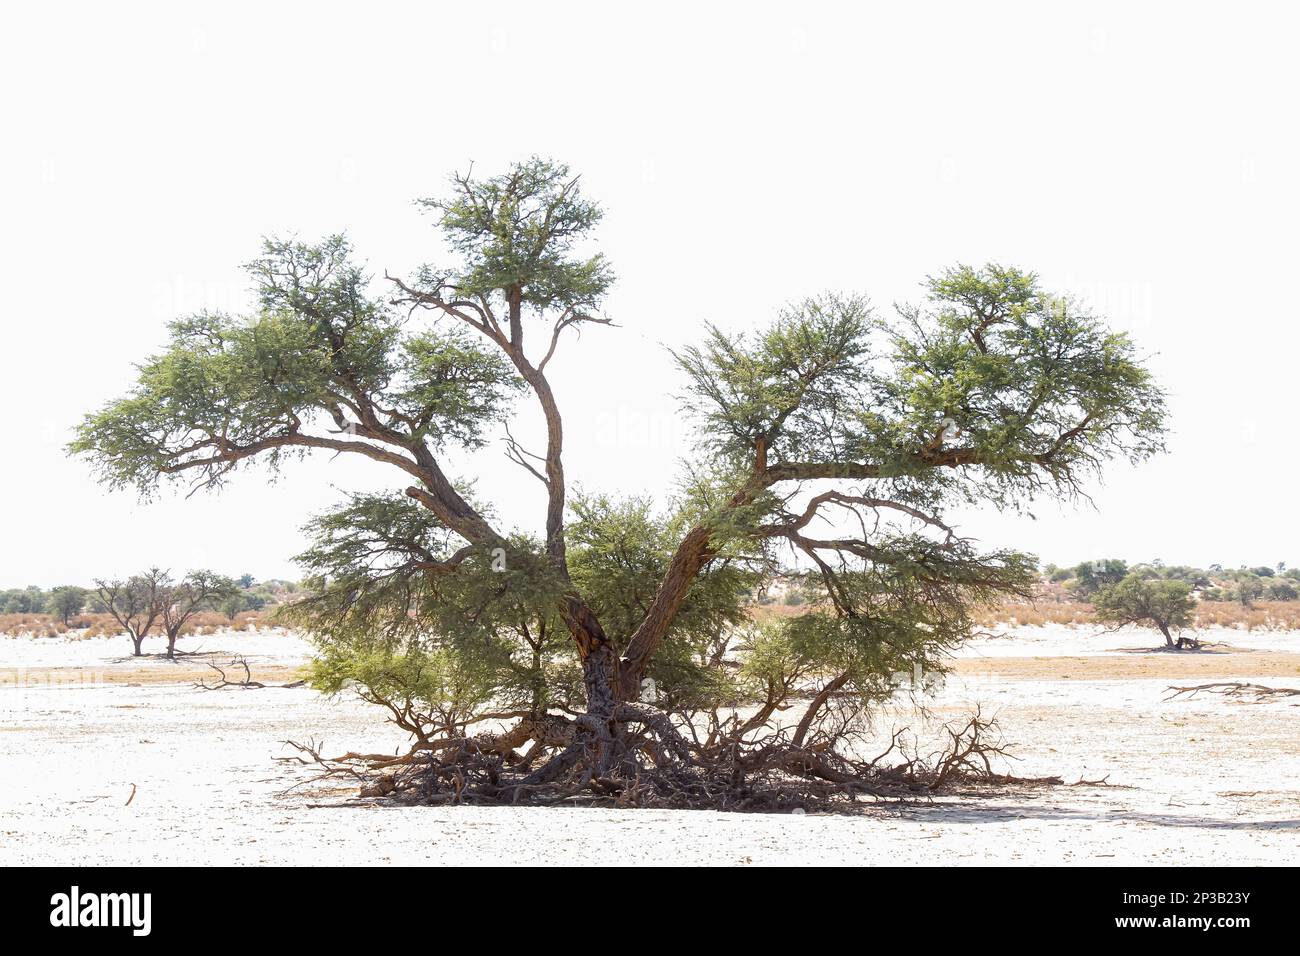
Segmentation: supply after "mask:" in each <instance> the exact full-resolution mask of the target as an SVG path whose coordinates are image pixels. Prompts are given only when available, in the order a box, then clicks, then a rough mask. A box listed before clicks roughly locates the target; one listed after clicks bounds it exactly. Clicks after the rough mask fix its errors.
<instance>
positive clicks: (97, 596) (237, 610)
mask: <svg viewBox="0 0 1300 956" xmlns="http://www.w3.org/2000/svg"><path fill="white" fill-rule="evenodd" d="M132 580H135V579H132ZM223 580H227V581H229V582H230V586H229V587H226V588H223V589H221V590H220V591H219V592H217V593H215V594H213V595H212V596H211V598H210V599H208V600H204V601H202V602H201V603H200V604H199V607H198V608H197V609H196V610H197V611H198V612H200V613H199V614H198V615H197V616H194V617H192V619H187V621H186V622H185V624H186V627H185V632H186V633H192V632H194V631H203V630H215V629H217V628H219V627H222V626H229V625H234V626H238V627H246V626H248V625H250V624H255V623H256V622H257V620H258V619H259V618H260V617H262V616H263V614H264V613H265V612H269V611H271V610H273V609H274V608H275V607H276V606H278V605H280V604H283V603H285V602H286V601H289V600H292V599H293V596H294V595H295V594H297V593H298V588H299V585H298V584H297V582H294V581H284V580H269V581H257V580H255V579H254V578H253V576H252V575H251V574H243V575H240V576H238V577H232V578H228V579H223ZM104 583H105V582H94V583H92V584H89V585H79V584H65V585H60V586H57V587H52V588H41V587H36V586H29V587H25V588H8V589H4V590H0V633H6V634H19V633H30V634H35V635H37V636H42V635H44V636H48V635H51V634H61V633H63V632H65V631H68V630H76V631H82V632H84V633H85V635H86V636H96V635H99V634H112V633H118V632H120V631H121V630H122V627H121V626H120V625H119V622H118V621H117V620H116V619H115V618H114V616H113V614H112V613H111V610H112V609H111V608H110V607H109V606H108V602H107V600H106V593H105V591H104V588H103V587H101V585H102V584H104Z"/></svg>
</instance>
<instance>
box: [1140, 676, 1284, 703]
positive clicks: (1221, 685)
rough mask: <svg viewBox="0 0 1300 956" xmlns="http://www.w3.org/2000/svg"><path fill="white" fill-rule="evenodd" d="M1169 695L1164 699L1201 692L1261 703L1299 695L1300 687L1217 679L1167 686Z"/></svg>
mask: <svg viewBox="0 0 1300 956" xmlns="http://www.w3.org/2000/svg"><path fill="white" fill-rule="evenodd" d="M1166 690H1168V691H1169V692H1170V693H1169V696H1168V697H1166V698H1165V700H1175V699H1177V698H1180V697H1181V698H1186V699H1191V698H1193V697H1195V696H1196V695H1197V694H1199V693H1201V692H1205V693H1210V694H1222V695H1223V696H1224V697H1231V698H1233V699H1234V700H1241V701H1250V702H1252V703H1256V704H1259V703H1263V702H1264V701H1268V700H1276V699H1278V698H1283V697H1300V689H1297V688H1293V687H1266V686H1265V685H1263V684H1248V683H1245V682H1243V681H1217V682H1215V683H1212V684H1193V685H1189V686H1187V687H1178V686H1170V687H1167V688H1166Z"/></svg>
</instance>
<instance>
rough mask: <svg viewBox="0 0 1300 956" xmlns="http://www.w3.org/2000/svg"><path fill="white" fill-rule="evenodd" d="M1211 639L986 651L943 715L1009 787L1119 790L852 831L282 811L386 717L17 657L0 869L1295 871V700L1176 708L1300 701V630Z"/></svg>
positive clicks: (1019, 797) (864, 818) (1, 778)
mask: <svg viewBox="0 0 1300 956" xmlns="http://www.w3.org/2000/svg"><path fill="white" fill-rule="evenodd" d="M1214 639H1215V640H1216V641H1221V642H1223V643H1225V644H1227V645H1230V646H1228V647H1221V648H1217V649H1215V650H1214V651H1212V652H1210V653H1205V654H1167V653H1155V654H1153V653H1139V652H1138V651H1137V650H1135V649H1144V648H1147V647H1149V646H1150V640H1149V639H1148V638H1146V637H1145V636H1143V635H1139V634H1137V633H1135V632H1120V633H1116V634H1102V633H1099V632H1097V631H1095V630H1091V629H1077V630H1075V629H1070V628H1064V627H1062V628H1040V629H1025V630H1023V631H1015V632H1013V633H1009V634H1003V635H1000V636H997V637H995V638H992V639H989V640H984V641H980V642H977V643H975V644H973V645H971V646H970V647H968V648H967V649H966V650H965V651H964V652H963V654H962V656H961V658H960V659H959V660H958V661H957V662H956V663H957V667H956V673H955V674H954V675H953V676H952V677H951V678H950V679H949V680H948V681H947V683H946V684H945V685H944V686H943V687H942V689H941V690H939V691H938V692H937V694H936V695H935V696H933V697H932V698H930V699H929V700H928V701H927V703H928V705H929V706H930V707H931V708H932V709H933V711H934V713H935V715H936V717H937V719H939V720H943V719H950V718H952V717H955V716H957V715H959V714H961V713H964V712H966V711H967V710H968V709H969V708H970V707H971V705H972V704H974V703H979V704H980V705H981V706H982V707H983V708H984V710H985V712H986V713H988V712H990V711H996V712H997V714H998V716H999V721H1000V723H1001V725H1002V727H1003V729H1004V731H1005V733H1006V736H1007V738H1008V739H1009V740H1010V741H1012V742H1013V743H1014V744H1015V745H1016V746H1015V752H1016V753H1017V754H1019V755H1020V757H1021V759H1020V760H1019V761H1018V762H1017V763H1016V764H1015V765H1014V766H1013V767H1012V768H1010V769H1012V770H1013V771H1014V772H1016V773H1018V774H1021V775H1038V774H1059V775H1061V776H1063V777H1065V778H1066V779H1067V780H1076V779H1079V778H1086V779H1089V780H1092V779H1097V778H1100V777H1108V779H1109V781H1110V783H1111V784H1112V786H1108V787H1092V786H1083V787H1057V788H1050V789H1037V790H1029V791H1023V792H1010V793H1007V792H1002V793H997V794H993V795H984V796H975V797H965V798H962V799H959V800H949V801H943V802H940V803H935V804H932V805H925V806H917V805H909V806H900V805H896V804H894V805H876V806H873V807H870V808H866V809H864V810H863V811H862V812H861V813H859V814H857V815H854V816H824V815H818V814H807V815H785V814H783V815H737V814H719V813H703V812H670V811H657V810H637V811H607V810H591V809H558V808H557V809H497V808H437V809H434V808H388V807H378V806H376V807H340V806H337V804H338V802H339V801H340V800H341V799H342V798H343V797H344V796H345V795H346V794H345V793H344V792H342V791H333V792H328V791H321V790H313V789H311V788H299V789H296V790H293V791H290V792H288V793H286V792H285V791H286V789H287V788H289V787H292V786H294V785H295V784H301V783H303V782H304V781H305V780H307V779H308V778H309V776H310V774H309V772H308V771H306V770H305V769H304V768H302V767H301V766H299V765H297V764H295V763H292V762H290V761H286V760H281V759H277V758H283V757H287V756H288V755H289V754H290V753H291V751H290V750H289V748H287V747H286V746H285V745H284V743H283V741H285V740H286V739H296V740H306V739H307V738H309V737H314V738H317V739H320V738H324V740H325V741H326V746H325V749H326V751H327V752H334V751H336V750H337V751H342V750H349V749H356V750H368V751H377V750H380V749H383V748H390V749H395V748H397V747H398V746H400V745H402V743H403V741H402V739H401V736H400V735H399V734H397V733H395V732H394V731H393V730H392V729H391V728H389V727H387V726H386V725H385V724H384V723H383V721H382V719H381V717H380V716H379V715H378V714H377V713H376V712H375V711H374V710H373V709H372V708H370V707H367V706H365V705H363V704H361V703H359V702H357V701H354V700H337V701H331V700H326V699H323V698H322V697H321V696H320V695H318V694H316V693H315V692H313V691H311V690H308V689H305V688H295V689H282V688H268V689H265V690H223V691H217V692H204V691H202V690H198V689H196V688H195V687H194V686H193V683H192V682H193V681H194V680H195V679H196V678H198V677H201V676H205V675H206V668H205V667H204V665H203V661H204V659H205V658H204V657H202V656H199V657H194V658H186V659H183V660H182V661H180V662H177V663H171V662H166V661H162V660H157V659H149V660H145V661H136V660H131V659H129V658H125V657H123V654H122V652H123V648H124V647H125V646H126V641H125V639H121V640H117V641H108V640H94V641H65V640H63V639H47V640H29V639H0V770H2V771H3V772H2V773H0V863H4V864H24V863H53V864H72V863H122V864H132V863H153V862H160V863H185V864H188V863H329V864H339V863H398V864H428V863H435V864H446V863H471V862H473V863H484V862H487V863H506V864H510V863H517V864H536V863H545V864H556V863H584V862H608V861H609V860H610V859H611V856H610V853H609V850H610V848H611V847H613V848H615V851H614V856H613V859H616V860H618V861H619V862H623V863H715V864H741V865H744V864H774V863H801V862H807V863H845V864H862V863H930V864H940V863H942V864H950V865H951V864H966V863H1029V864H1052V863H1089V862H1096V863H1102V864H1110V863H1114V864H1141V863H1166V864H1179V863H1187V864H1191V863H1220V864H1221V863H1225V862H1230V863H1241V864H1252V863H1290V862H1292V861H1295V860H1296V859H1297V858H1298V857H1300V706H1297V705H1296V704H1294V703H1290V702H1287V701H1285V700H1281V701H1274V702H1271V703H1263V704H1250V703H1239V702H1233V701H1230V700H1225V699H1223V698H1220V697H1217V696H1214V695H1209V696H1199V697H1197V698H1195V699H1192V700H1173V701H1165V700H1163V699H1162V698H1164V696H1165V689H1166V687H1167V686H1168V685H1170V684H1171V683H1193V682H1195V683H1203V682H1206V681H1209V680H1214V679H1218V678H1228V679H1246V680H1251V679H1254V680H1261V679H1262V680H1261V682H1266V683H1268V684H1270V685H1272V686H1290V687H1300V634H1296V633H1289V634H1269V635H1260V634H1245V633H1237V632H1224V633H1222V634H1219V635H1215V637H1214ZM185 647H186V649H188V650H196V651H199V652H200V655H202V654H208V655H211V657H212V659H215V660H218V661H224V660H227V659H228V658H229V656H230V655H232V654H236V653H238V654H244V655H247V657H248V659H249V661H250V664H251V666H252V668H253V676H254V678H255V679H260V680H264V681H266V682H268V683H271V682H284V681H289V680H292V679H293V677H294V674H295V671H296V668H297V667H298V666H299V665H300V664H301V662H302V661H303V660H304V658H305V656H306V654H307V651H308V649H307V647H306V646H305V644H304V643H303V642H302V641H300V640H299V639H297V638H296V637H294V636H292V635H286V634H274V633H264V634H232V633H226V634H221V635H216V636H212V637H206V638H193V639H190V640H189V641H187V642H186V644H185ZM1292 700H1294V701H1300V698H1292ZM893 722H900V723H906V724H909V725H910V726H913V727H923V726H926V725H925V724H924V722H923V721H922V719H921V718H920V717H919V715H918V714H917V713H915V712H914V711H912V710H911V709H910V708H909V707H908V706H907V705H905V704H902V703H900V705H899V706H898V707H897V708H896V711H895V712H894V713H892V714H889V715H885V716H883V717H882V721H881V731H882V734H883V733H884V731H885V729H886V728H887V726H889V725H890V724H892V723H893ZM928 726H929V731H933V730H935V725H934V724H930V725H928ZM882 749H883V748H882ZM133 792H134V796H133V797H132V793H133ZM128 798H130V802H129V803H128ZM320 804H325V805H324V806H319V805H320Z"/></svg>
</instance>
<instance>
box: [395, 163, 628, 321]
mask: <svg viewBox="0 0 1300 956" xmlns="http://www.w3.org/2000/svg"><path fill="white" fill-rule="evenodd" d="M452 182H453V185H454V187H455V188H454V191H453V193H452V195H451V196H450V197H449V198H446V199H443V198H433V199H424V200H421V205H423V206H425V207H426V208H428V209H430V210H433V211H434V212H436V213H438V214H439V225H440V226H441V227H442V230H443V234H444V235H445V236H446V238H447V240H448V242H449V243H450V245H451V246H452V248H453V249H455V250H456V251H457V252H458V253H460V255H461V256H462V258H463V263H462V265H461V267H460V268H459V269H457V270H454V271H453V272H451V273H436V272H434V271H433V270H431V269H427V268H426V270H425V273H424V277H423V278H424V282H425V285H426V286H427V287H430V288H439V289H440V288H443V287H445V286H450V287H452V288H454V291H455V293H456V295H457V296H458V297H462V298H465V299H480V300H484V301H492V300H508V299H509V298H510V297H511V296H512V295H513V294H516V293H517V294H518V298H519V301H520V303H521V304H523V305H528V306H532V307H534V308H536V309H546V308H552V307H560V308H563V309H572V310H575V311H579V312H581V311H584V310H588V309H594V308H595V307H596V305H597V304H598V302H599V300H600V298H601V296H602V295H603V294H604V292H605V291H606V289H608V288H609V286H610V284H611V283H612V282H613V279H614V277H613V273H612V271H611V270H610V268H609V264H608V263H607V262H606V261H605V257H604V256H602V255H600V254H594V255H590V256H583V255H578V254H576V253H575V251H574V246H575V245H576V244H577V243H578V242H579V241H580V240H581V239H582V238H583V237H584V236H586V234H587V233H588V232H590V231H591V229H592V228H593V227H594V226H595V225H596V224H597V223H598V222H600V219H601V215H602V214H601V211H600V208H599V207H598V206H597V205H596V204H595V203H593V202H590V201H588V200H586V199H584V198H583V197H582V195H581V192H580V190H579V189H578V178H577V177H576V176H574V175H572V174H571V173H570V171H569V167H568V166H565V165H563V164H562V163H554V162H551V161H549V160H545V159H538V158H536V157H534V158H533V159H530V160H528V161H527V162H523V163H519V164H516V165H515V166H514V167H513V168H512V169H511V170H510V171H509V172H508V173H505V174H503V175H500V176H492V177H490V178H488V179H474V178H473V177H472V176H469V175H466V176H455V177H453V180H452ZM507 304H508V303H507Z"/></svg>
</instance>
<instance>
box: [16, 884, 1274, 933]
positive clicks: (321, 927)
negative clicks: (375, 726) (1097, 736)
mask: <svg viewBox="0 0 1300 956" xmlns="http://www.w3.org/2000/svg"><path fill="white" fill-rule="evenodd" d="M1291 876H1292V874H1291V873H1289V872H1287V871H1285V870H1277V869H1245V868H1227V867H1224V868H1212V869H1205V868H1187V869H1151V868H1143V869H1059V868H1052V869H1048V868H1042V869H981V868H970V869H924V868H914V869H864V870H858V871H855V872H854V873H853V874H852V876H851V877H850V876H847V875H846V876H845V878H844V879H807V878H796V879H794V880H791V881H788V882H787V881H786V880H787V878H786V877H778V878H773V875H772V874H770V873H768V874H766V875H764V874H763V873H761V872H756V871H754V870H751V871H750V876H749V877H748V878H746V877H745V876H743V875H741V874H739V873H736V874H732V875H729V876H728V877H727V878H725V879H717V878H715V877H710V878H708V879H707V880H705V881H703V883H701V886H703V885H705V884H707V889H701V893H702V894H707V896H708V899H707V900H705V899H703V898H701V899H700V901H699V903H700V905H701V906H702V907H703V908H704V909H706V910H708V911H709V912H710V913H712V914H713V915H714V916H724V917H725V914H726V899H725V897H724V896H722V895H721V894H726V893H734V894H736V902H737V905H738V906H740V907H743V908H744V910H745V911H748V912H751V913H752V906H753V905H754V901H755V899H756V898H757V897H755V895H754V894H755V892H756V891H757V892H759V893H760V894H761V896H762V898H764V899H768V900H770V901H771V905H773V906H780V907H782V908H783V909H788V910H789V912H790V913H791V914H793V913H797V912H799V911H801V910H803V911H808V910H810V909H811V910H812V911H818V910H820V908H821V907H822V906H825V905H834V906H841V905H842V906H843V907H844V908H843V909H841V910H839V912H841V913H842V914H845V915H848V914H852V913H859V914H861V915H862V917H863V918H864V919H870V921H871V922H872V923H877V922H878V921H879V920H880V919H881V918H886V919H887V922H888V923H889V924H890V925H893V926H899V927H902V926H912V927H914V928H915V927H926V926H930V927H936V926H937V925H939V923H948V924H951V923H966V924H977V925H980V926H982V928H983V929H982V931H983V932H985V933H988V934H990V935H991V936H996V935H998V930H999V928H1000V929H1001V930H1002V931H1004V932H1006V933H1008V934H1013V933H1015V932H1022V931H1047V932H1051V933H1053V934H1060V935H1061V936H1063V937H1065V938H1070V939H1073V938H1093V937H1096V936H1115V937H1123V936H1136V937H1152V936H1156V937H1159V936H1170V937H1173V938H1177V939H1179V940H1185V939H1186V938H1187V937H1189V936H1191V935H1194V934H1200V935H1202V936H1205V937H1207V938H1210V939H1214V940H1215V941H1216V942H1217V943H1221V944H1231V942H1232V940H1233V939H1234V938H1237V934H1239V933H1243V932H1245V933H1252V932H1258V931H1260V930H1263V931H1265V932H1270V931H1271V932H1280V931H1281V932H1285V931H1286V930H1287V929H1288V928H1289V927H1290V926H1291V925H1293V919H1294V917H1293V913H1294V910H1295V905H1294V903H1293V902H1290V901H1289V897H1290V896H1291V891H1290V890H1289V889H1288V887H1289V885H1290V884H1291V882H1292V880H1291ZM590 877H591V874H578V873H574V874H572V875H571V877H566V875H565V873H564V871H563V870H556V869H550V870H548V871H547V873H546V876H545V878H544V882H545V885H546V886H547V887H548V888H549V891H553V892H554V893H555V894H556V896H555V899H554V905H555V907H556V909H555V910H554V911H550V912H548V913H547V919H548V922H549V921H554V920H559V919H562V918H563V917H562V911H563V908H564V904H563V902H562V901H563V900H564V899H565V898H566V897H565V893H564V885H563V884H564V882H565V881H566V879H570V878H571V879H572V881H573V887H572V888H573V892H574V893H576V894H577V895H578V896H586V895H589V894H590V893H591V892H592V891H593V884H592V882H591V879H590ZM647 877H648V878H651V879H657V878H658V877H651V876H650V874H642V875H641V876H640V877H637V878H634V879H633V880H632V881H631V882H624V881H621V880H613V881H609V882H605V881H600V883H599V885H601V886H605V887H606V888H607V889H609V891H610V892H611V893H612V894H613V899H611V900H610V902H611V904H613V907H614V910H615V911H617V910H618V909H620V908H621V907H622V906H624V905H626V904H627V902H628V901H627V900H626V899H623V900H622V901H621V902H620V898H621V897H625V896H628V895H629V894H630V895H631V896H639V895H642V894H643V893H645V892H646V891H647V890H646V886H647V884H645V883H644V882H641V881H642V880H644V879H645V878H647ZM0 878H3V879H4V880H5V882H6V884H7V885H6V886H5V888H4V892H3V897H0V900H2V902H0V913H2V914H3V918H4V920H5V925H6V927H7V928H8V929H10V930H16V931H18V932H19V933H22V934H27V933H33V932H36V933H40V934H42V935H44V934H45V933H49V934H52V936H54V937H58V936H67V935H69V934H71V935H75V936H76V938H77V939H78V940H79V941H81V942H94V943H98V942H100V941H105V942H106V941H108V939H109V938H111V937H116V938H118V939H119V940H121V941H123V942H127V941H130V942H132V943H134V942H136V941H138V942H141V943H143V942H145V941H147V940H155V939H160V940H179V939H182V938H184V939H187V940H195V939H202V938H204V935H205V934H206V933H207V932H214V933H217V934H219V935H221V936H226V934H227V933H229V932H230V931H231V930H232V929H235V928H236V926H237V925H244V926H249V927H251V926H256V927H257V930H256V938H257V939H258V941H259V942H265V941H274V940H276V939H284V940H288V939H292V940H293V941H295V942H299V943H301V942H310V941H320V942H329V943H339V942H342V941H344V940H346V939H348V938H349V936H351V935H353V934H354V933H355V935H356V937H358V938H360V937H363V936H372V934H373V933H374V927H375V925H376V922H375V921H376V920H379V921H381V922H382V920H384V919H386V918H387V917H386V916H385V914H395V913H406V914H408V915H411V914H413V913H414V912H415V910H413V909H412V907H413V906H415V904H417V903H418V904H419V905H418V906H415V909H416V910H423V909H424V908H425V907H426V906H428V905H432V904H433V903H434V901H437V903H436V907H437V909H439V910H440V911H441V912H442V913H443V914H444V915H445V916H448V917H452V918H453V919H454V914H453V911H454V910H455V909H456V908H457V907H460V908H463V909H464V913H465V915H467V916H469V915H473V914H475V913H476V912H481V911H483V910H484V906H485V904H486V903H487V902H488V901H489V900H491V899H493V898H495V899H497V900H498V901H510V900H514V901H515V902H517V903H519V904H520V905H523V901H524V900H528V899H534V897H533V896H532V895H531V894H530V893H528V892H525V891H523V890H522V887H526V886H527V885H529V883H530V882H531V878H530V877H529V876H528V875H526V874H525V873H502V874H501V875H500V876H499V877H498V878H494V877H491V876H484V875H482V874H480V875H477V876H474V877H472V878H468V875H467V874H465V873H462V872H460V871H458V870H451V869H438V868H431V869H428V870H422V871H420V872H419V873H413V872H407V871H404V870H401V869H396V868H391V869H347V868H344V869H326V868H299V869H289V868H249V869H238V870H234V869H224V868H193V869H163V868H158V869H150V868H139V869H90V868H87V869H10V870H7V871H5V873H4V874H3V876H2V877H0ZM495 879H499V880H500V885H499V887H498V886H494V882H495ZM669 879H670V880H671V882H670V883H668V884H667V887H668V889H667V890H661V891H660V892H670V893H671V894H672V896H673V897H674V899H675V902H674V904H673V905H672V906H670V907H664V908H663V909H662V911H661V912H663V913H665V914H666V913H668V912H672V911H677V912H681V913H683V918H686V917H685V914H686V913H688V912H689V911H690V909H691V908H692V907H691V905H690V903H689V901H688V900H686V899H684V898H683V897H682V894H683V893H687V894H688V893H689V887H690V886H691V885H692V882H691V881H689V878H687V879H683V878H682V877H681V876H674V877H670V878H669ZM721 885H725V889H720V888H719V887H720V886H721ZM617 887H623V889H617ZM637 887H640V889H638V888H637ZM568 899H569V900H570V902H576V899H574V898H573V897H568ZM459 900H463V901H464V902H461V903H458V902H457V901H459ZM534 902H536V900H535V899H534ZM509 905H510V906H511V908H513V907H514V903H510V904H509ZM719 907H721V909H719ZM1287 911H1289V912H1287ZM738 912H740V910H738ZM521 915H522V914H521ZM647 918H649V917H648V916H647ZM692 922H693V923H694V922H695V920H694V919H692ZM92 937H93V938H92ZM372 938H373V936H372ZM484 944H485V945H489V946H490V945H492V941H491V940H485V941H484Z"/></svg>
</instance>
